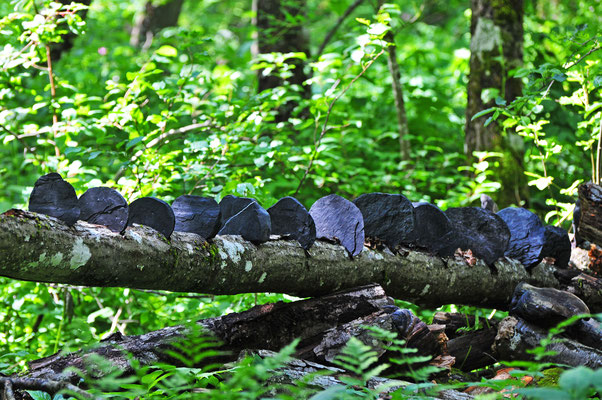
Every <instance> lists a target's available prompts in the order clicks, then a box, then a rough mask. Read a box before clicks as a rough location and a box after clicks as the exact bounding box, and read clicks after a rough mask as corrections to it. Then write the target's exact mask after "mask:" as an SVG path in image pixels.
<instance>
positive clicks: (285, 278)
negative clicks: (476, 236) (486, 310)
mask: <svg viewBox="0 0 602 400" xmlns="http://www.w3.org/2000/svg"><path fill="white" fill-rule="evenodd" d="M556 271H557V269H556V267H554V266H553V265H549V264H545V263H541V264H539V265H538V266H536V267H534V268H533V269H532V270H531V271H530V272H527V271H526V270H525V268H524V267H523V266H522V265H521V264H520V263H519V262H517V261H515V260H509V259H506V258H502V259H500V260H498V261H496V262H495V264H494V266H493V268H490V267H489V266H487V265H486V264H485V263H484V262H483V261H480V260H479V261H478V262H476V264H474V265H471V263H468V262H466V260H464V259H463V258H454V257H452V258H441V257H437V256H433V255H431V254H428V253H425V252H422V251H417V250H407V251H404V252H403V253H402V254H392V253H391V252H389V251H379V250H373V249H368V248H364V249H363V251H362V252H361V253H360V254H359V255H358V256H357V257H353V258H350V257H349V256H348V254H347V252H346V250H345V249H344V248H343V247H342V246H340V245H337V244H332V243H327V242H323V241H317V242H316V243H315V244H314V245H313V246H312V247H311V248H310V249H309V250H308V251H307V252H306V251H305V250H304V249H303V248H301V246H299V244H298V242H297V241H293V240H280V239H279V240H270V241H269V242H266V243H263V244H261V245H255V244H253V243H251V242H248V241H245V240H243V239H242V238H241V237H239V236H228V235H226V236H217V237H215V238H214V239H213V240H212V241H211V242H207V241H205V240H204V239H203V238H201V237H200V236H198V235H195V234H192V233H180V232H174V234H173V235H172V237H171V239H170V240H167V239H165V238H164V237H163V236H162V235H161V234H159V233H158V232H156V231H154V230H153V229H151V228H148V227H144V226H136V225H134V226H132V227H128V228H127V229H126V231H125V233H124V234H123V235H121V234H119V233H114V232H111V231H110V230H109V229H107V228H105V227H102V226H98V225H92V224H88V223H86V222H82V221H78V222H77V223H76V224H75V225H73V226H66V225H65V224H63V223H61V222H60V221H59V220H57V219H55V218H52V217H47V216H44V215H40V214H36V213H32V212H27V211H21V210H10V211H8V212H6V213H4V214H2V215H0V275H1V276H6V277H10V278H14V279H21V280H29V281H38V282H53V283H66V284H73V285H86V286H102V287H110V286H113V287H130V288H138V289H162V290H170V291H177V292H196V293H206V294H216V295H217V294H236V293H253V292H276V293H287V294H292V295H296V296H300V297H309V296H319V295H324V294H328V293H333V292H335V291H337V290H342V289H347V288H352V287H357V286H362V285H366V284H370V283H378V284H380V285H382V286H383V288H384V289H385V290H386V292H387V294H388V295H390V296H393V297H395V298H398V299H404V300H408V301H411V302H414V303H416V304H419V305H422V306H427V307H435V306H439V305H442V304H450V303H455V304H468V305H475V306H482V307H495V308H499V309H507V308H508V305H509V301H510V298H511V297H512V293H513V291H514V288H515V287H516V285H517V284H518V283H520V282H528V283H530V284H532V285H535V286H539V287H555V288H560V289H567V287H568V290H570V291H571V292H573V293H575V294H576V295H577V296H579V297H581V298H582V300H583V301H585V303H587V304H588V306H589V307H590V310H591V311H592V312H600V311H602V291H601V290H599V287H600V285H599V282H598V280H597V279H593V278H592V279H590V278H591V277H587V279H585V278H584V279H573V280H571V281H568V282H566V281H565V282H562V281H560V280H559V279H558V278H557V277H556V274H555V272H556Z"/></svg>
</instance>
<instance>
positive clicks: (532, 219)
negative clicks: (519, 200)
mask: <svg viewBox="0 0 602 400" xmlns="http://www.w3.org/2000/svg"><path fill="white" fill-rule="evenodd" d="M497 215H499V216H500V217H501V218H502V219H503V220H504V222H506V225H507V226H508V229H510V242H509V243H508V248H507V249H506V253H505V255H506V256H508V257H510V258H514V259H515V260H518V261H520V262H521V264H523V265H524V266H525V267H527V268H531V267H533V266H535V265H537V264H539V262H540V261H541V260H542V258H543V257H542V255H541V250H542V248H543V245H544V227H543V225H542V223H541V220H540V219H539V217H538V216H537V215H535V214H533V213H532V212H531V211H529V210H527V209H525V208H518V207H508V208H504V209H503V210H501V211H500V212H498V213H497Z"/></svg>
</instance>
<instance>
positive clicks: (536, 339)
mask: <svg viewBox="0 0 602 400" xmlns="http://www.w3.org/2000/svg"><path fill="white" fill-rule="evenodd" d="M547 337H548V331H547V330H546V329H544V328H540V327H538V326H536V325H533V324H531V323H529V322H526V321H524V320H522V319H520V318H516V317H506V318H505V319H504V320H503V321H502V322H501V323H500V326H499V329H498V334H497V336H496V338H495V343H494V345H493V350H494V351H495V352H497V354H498V355H499V357H500V359H501V360H504V361H512V360H534V359H535V356H534V355H533V354H532V353H529V352H528V350H532V349H534V348H535V347H538V346H539V345H540V343H541V341H542V340H543V339H546V338H547ZM546 350H547V351H554V352H555V354H554V355H547V356H546V357H544V359H543V360H542V361H544V362H553V363H558V364H565V365H570V366H572V367H577V366H580V365H583V366H586V367H589V368H601V367H602V351H600V350H596V349H594V348H591V347H589V346H586V345H583V344H581V343H579V342H577V341H574V340H571V339H563V340H560V341H555V342H553V343H551V344H549V345H548V346H547V347H546Z"/></svg>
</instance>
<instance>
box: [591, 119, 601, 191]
mask: <svg viewBox="0 0 602 400" xmlns="http://www.w3.org/2000/svg"><path fill="white" fill-rule="evenodd" d="M600 141H602V113H601V114H600V127H599V128H598V149H597V151H596V171H595V173H594V176H593V180H594V183H595V184H596V185H599V184H600V158H601V157H602V144H601V143H600Z"/></svg>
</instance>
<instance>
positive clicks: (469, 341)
mask: <svg viewBox="0 0 602 400" xmlns="http://www.w3.org/2000/svg"><path fill="white" fill-rule="evenodd" d="M496 334H497V329H496V328H494V327H491V328H485V329H479V330H477V331H472V332H468V333H466V334H464V335H462V336H458V337H457V338H454V339H451V340H450V341H449V342H447V351H448V352H449V355H450V356H452V357H455V359H456V363H455V364H454V367H455V368H458V369H460V370H462V371H465V372H469V371H472V370H475V369H477V368H483V367H486V366H488V365H493V364H495V363H496V362H498V359H497V357H496V354H495V353H494V352H493V351H492V350H491V345H492V344H493V340H494V339H495V336H496Z"/></svg>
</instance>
